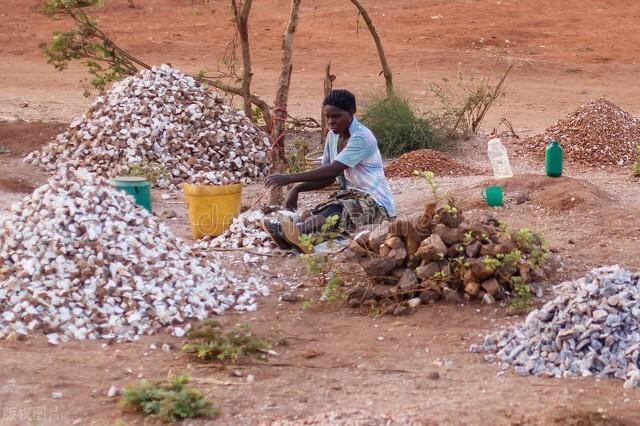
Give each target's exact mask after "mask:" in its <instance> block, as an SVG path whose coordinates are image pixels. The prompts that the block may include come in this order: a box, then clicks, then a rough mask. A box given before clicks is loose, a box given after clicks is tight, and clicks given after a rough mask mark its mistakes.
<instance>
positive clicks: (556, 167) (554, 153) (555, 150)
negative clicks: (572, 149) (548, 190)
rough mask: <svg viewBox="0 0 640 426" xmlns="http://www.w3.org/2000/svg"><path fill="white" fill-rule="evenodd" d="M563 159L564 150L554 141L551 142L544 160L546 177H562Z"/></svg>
mask: <svg viewBox="0 0 640 426" xmlns="http://www.w3.org/2000/svg"><path fill="white" fill-rule="evenodd" d="M563 157H564V150H563V149H562V147H561V146H560V144H559V143H558V141H556V140H552V141H551V142H549V145H547V150H546V160H547V165H546V168H547V176H551V177H559V176H562V158H563Z"/></svg>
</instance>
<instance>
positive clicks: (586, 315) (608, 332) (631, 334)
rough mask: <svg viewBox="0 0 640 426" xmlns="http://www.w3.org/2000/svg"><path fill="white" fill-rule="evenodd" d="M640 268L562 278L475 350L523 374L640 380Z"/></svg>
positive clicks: (628, 385) (635, 382)
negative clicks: (545, 297) (546, 296)
mask: <svg viewBox="0 0 640 426" xmlns="http://www.w3.org/2000/svg"><path fill="white" fill-rule="evenodd" d="M639 326H640V274H637V273H632V272H630V271H627V270H625V269H623V268H621V267H619V266H617V265H616V266H608V267H602V268H599V269H594V270H593V271H591V272H590V273H589V274H588V275H587V276H586V277H584V278H581V279H579V280H576V281H572V282H567V283H563V284H562V285H560V286H559V288H558V294H557V296H556V298H555V299H553V300H552V301H550V302H548V303H546V304H545V305H544V306H542V307H541V308H540V309H536V310H534V311H532V312H531V313H530V314H529V315H528V316H527V318H526V320H525V321H524V322H522V323H519V324H516V325H515V326H513V327H511V328H508V329H506V330H503V331H501V332H497V333H494V334H491V335H488V336H486V337H485V339H484V342H483V345H481V346H480V345H472V346H471V351H472V352H482V351H486V352H490V353H489V354H486V355H485V359H486V360H487V361H489V362H495V361H496V360H498V361H500V362H502V363H504V367H505V368H507V367H508V366H509V365H513V366H515V371H516V373H517V374H518V375H520V376H528V375H534V376H550V377H556V378H561V377H588V376H597V377H616V378H619V379H624V380H625V384H624V387H625V388H636V387H639V386H640V328H639Z"/></svg>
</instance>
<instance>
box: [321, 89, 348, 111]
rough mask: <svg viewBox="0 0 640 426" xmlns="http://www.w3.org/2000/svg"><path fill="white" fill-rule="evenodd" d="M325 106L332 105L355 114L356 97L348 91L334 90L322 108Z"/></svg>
mask: <svg viewBox="0 0 640 426" xmlns="http://www.w3.org/2000/svg"><path fill="white" fill-rule="evenodd" d="M325 105H331V106H334V107H337V108H340V109H342V110H345V111H348V112H351V113H355V112H356V97H355V96H353V93H351V92H350V91H348V90H332V91H331V93H329V95H328V96H327V97H326V98H324V101H323V102H322V106H325Z"/></svg>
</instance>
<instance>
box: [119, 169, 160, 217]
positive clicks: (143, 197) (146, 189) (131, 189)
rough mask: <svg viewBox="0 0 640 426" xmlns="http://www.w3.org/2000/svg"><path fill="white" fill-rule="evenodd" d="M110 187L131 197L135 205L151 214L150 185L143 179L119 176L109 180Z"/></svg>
mask: <svg viewBox="0 0 640 426" xmlns="http://www.w3.org/2000/svg"><path fill="white" fill-rule="evenodd" d="M111 186H113V187H114V188H115V189H117V190H119V191H123V192H126V193H127V194H129V195H131V196H133V198H135V199H136V204H137V205H139V206H142V207H144V208H145V209H147V210H148V211H149V213H151V185H149V182H147V180H146V179H145V178H143V177H139V176H120V177H117V178H115V179H112V180H111Z"/></svg>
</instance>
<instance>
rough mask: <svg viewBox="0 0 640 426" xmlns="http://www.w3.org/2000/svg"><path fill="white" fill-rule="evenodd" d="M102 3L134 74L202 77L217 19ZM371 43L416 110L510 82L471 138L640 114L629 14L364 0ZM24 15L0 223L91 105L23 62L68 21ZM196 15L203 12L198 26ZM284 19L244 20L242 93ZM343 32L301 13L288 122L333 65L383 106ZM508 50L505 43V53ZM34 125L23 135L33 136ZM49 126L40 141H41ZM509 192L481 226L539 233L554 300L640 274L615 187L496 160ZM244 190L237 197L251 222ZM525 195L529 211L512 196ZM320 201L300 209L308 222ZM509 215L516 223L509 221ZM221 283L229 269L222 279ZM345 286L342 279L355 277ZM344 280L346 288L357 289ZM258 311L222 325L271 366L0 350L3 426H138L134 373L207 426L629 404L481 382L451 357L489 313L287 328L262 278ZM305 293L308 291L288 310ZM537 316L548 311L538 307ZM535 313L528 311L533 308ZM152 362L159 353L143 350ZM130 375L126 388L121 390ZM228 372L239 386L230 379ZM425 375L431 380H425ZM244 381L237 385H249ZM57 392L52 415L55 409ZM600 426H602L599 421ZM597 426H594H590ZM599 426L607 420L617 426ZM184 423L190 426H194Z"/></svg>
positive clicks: (415, 199)
mask: <svg viewBox="0 0 640 426" xmlns="http://www.w3.org/2000/svg"><path fill="white" fill-rule="evenodd" d="M133 3H134V5H135V6H136V7H135V8H133V9H131V8H129V7H128V6H127V1H125V0H112V1H109V0H108V1H107V6H106V7H105V8H104V9H103V10H101V11H100V12H98V13H97V14H96V16H97V19H98V21H99V22H100V24H101V25H103V26H104V28H105V29H107V30H108V31H109V33H110V34H111V35H112V36H113V37H114V38H115V40H117V41H118V42H119V43H120V44H121V45H123V46H125V47H126V48H128V49H130V50H131V51H132V52H133V53H134V54H136V55H138V56H140V57H141V58H143V59H144V60H145V61H147V62H149V63H159V62H162V61H165V62H171V63H172V64H173V65H174V66H177V67H179V68H181V69H183V70H185V71H188V72H194V73H195V72H197V71H198V70H199V69H201V68H203V67H208V68H209V69H215V67H216V64H217V63H218V58H219V56H220V54H221V53H222V52H223V50H224V46H225V44H226V42H227V41H228V35H229V26H230V23H229V17H228V15H227V13H228V11H227V6H226V3H225V2H222V1H220V2H201V1H196V0H193V1H187V0H176V1H174V2H166V1H161V0H146V1H143V0H134V1H133ZM366 3H370V4H371V5H370V7H369V10H370V12H371V13H372V15H373V18H374V20H375V22H376V24H377V25H378V27H379V29H380V32H381V34H382V37H383V40H384V42H385V47H386V49H387V53H388V56H389V60H390V62H391V65H392V67H393V70H394V73H395V81H396V84H397V86H398V87H399V88H400V90H402V91H403V92H404V93H406V94H408V95H409V96H410V97H411V98H412V99H413V100H414V101H415V102H416V103H417V104H418V105H420V106H421V107H423V108H427V107H429V106H432V105H434V103H433V100H429V99H427V98H426V97H425V88H426V86H427V84H428V83H429V82H431V81H441V79H442V78H447V79H448V83H447V84H449V85H452V84H453V81H454V80H455V73H456V70H457V64H458V63H459V62H461V63H463V64H464V66H465V67H466V69H469V70H474V71H478V72H481V73H482V74H485V73H487V72H489V71H490V70H496V69H498V68H499V66H500V64H501V62H502V61H503V60H504V59H506V58H507V57H510V58H511V61H513V63H514V64H515V69H514V72H513V75H512V77H511V83H510V86H509V89H508V92H507V96H506V97H505V98H504V99H502V100H501V101H500V103H499V105H497V107H496V108H495V109H494V110H492V111H491V112H490V114H489V116H488V117H487V120H486V122H485V127H486V128H487V129H490V128H493V127H495V125H496V124H497V123H498V121H499V119H500V118H501V117H506V118H508V119H509V120H510V121H511V122H512V123H513V124H514V127H515V130H516V132H517V133H519V134H520V135H527V134H533V133H535V132H538V131H541V130H543V129H544V128H546V127H548V126H549V125H551V124H552V123H553V122H555V121H556V120H557V119H558V118H559V117H561V116H563V115H565V114H566V113H567V112H569V111H571V110H573V109H574V108H575V107H576V106H578V105H580V104H582V103H584V102H585V101H586V100H588V99H592V98H595V97H598V96H601V95H606V96H607V97H608V98H609V99H612V100H613V101H615V102H616V103H618V104H619V105H621V106H622V107H623V108H625V109H626V110H628V111H630V112H632V113H636V112H638V111H640V95H639V93H640V92H637V91H634V90H633V84H632V83H630V82H633V81H635V77H636V76H637V72H638V70H639V68H640V64H639V63H638V61H637V60H636V58H637V57H638V52H639V51H640V47H638V46H640V31H638V30H639V28H638V27H640V23H639V22H640V21H639V20H638V16H639V15H640V4H635V3H634V2H624V1H622V0H608V1H594V0H586V1H577V0H570V1H565V2H557V1H550V0H541V1H537V2H533V1H516V0H499V1H495V0H476V1H471V0H455V1H443V0H442V1H431V0H429V1H417V0H413V1H410V0H396V1H392V0H379V1H375V2H374V1H367V2H366ZM36 4H37V2H36V1H30V0H29V1H25V0H4V1H3V7H2V10H1V11H0V75H2V76H3V78H2V79H0V119H4V120H8V119H11V120H13V119H16V118H21V119H24V120H28V121H32V122H31V123H22V122H17V123H10V124H7V123H0V146H4V147H7V148H9V151H10V152H9V153H5V154H0V207H1V208H2V210H0V216H1V215H2V214H4V213H5V212H6V208H7V207H8V205H9V204H11V203H12V202H14V201H17V200H19V199H20V198H21V197H22V196H23V194H20V193H18V192H16V191H19V192H22V191H28V190H30V189H31V188H33V187H35V186H37V185H39V184H41V183H42V182H44V180H45V179H46V176H45V175H44V174H43V173H42V172H41V171H39V170H36V169H33V168H32V167H28V166H24V165H22V162H21V161H22V157H23V156H24V155H25V154H26V153H27V152H28V151H30V150H31V149H32V148H34V147H36V146H38V145H40V144H42V143H44V142H46V140H48V139H49V138H51V137H52V136H53V135H55V134H57V133H58V132H59V131H60V125H59V124H57V122H61V123H64V122H65V121H68V120H69V119H70V118H71V117H73V116H74V115H77V114H79V113H81V112H82V111H83V110H84V108H85V107H86V105H87V102H88V100H87V99H85V98H84V97H83V96H82V90H83V88H84V86H83V85H82V84H81V83H80V82H79V79H80V78H84V77H85V74H84V72H83V71H82V70H81V69H80V68H79V67H77V66H75V65H74V66H72V67H71V68H70V70H68V71H67V72H64V73H58V72H54V71H53V70H52V68H51V67H50V66H49V65H47V64H46V63H45V62H44V60H43V59H42V57H41V55H40V53H39V50H38V47H37V46H38V44H39V43H41V42H44V41H46V40H47V39H48V38H49V37H50V33H51V31H53V30H54V29H59V28H62V27H64V26H66V25H68V23H67V22H64V21H61V20H56V21H52V20H49V19H46V18H44V17H42V16H40V15H38V14H37V13H36V12H35V5H36ZM206 5H209V6H208V7H207V6H206ZM287 10H288V1H286V0H262V1H258V2H256V4H255V6H254V10H253V15H252V18H251V25H252V42H253V58H254V62H255V63H254V73H255V88H256V92H257V93H258V94H259V95H261V96H263V97H264V98H265V99H267V100H271V99H273V96H274V88H275V84H276V77H277V74H278V71H279V61H280V59H279V46H280V35H281V32H282V29H283V27H284V22H285V19H286V14H287ZM355 24H356V13H355V12H354V10H353V8H352V7H351V5H350V4H349V2H347V1H338V0H329V1H325V2H320V1H317V0H310V1H307V2H303V8H302V17H301V23H300V27H299V33H298V37H297V38H296V41H295V58H294V59H295V66H294V77H293V81H292V93H291V106H290V110H291V112H292V113H293V114H294V115H313V116H317V111H318V107H317V105H318V103H319V101H320V94H321V92H322V75H323V72H324V65H325V64H326V63H327V62H328V61H329V60H331V62H332V67H333V71H334V73H335V74H336V75H337V81H336V86H339V87H347V88H351V89H352V90H354V91H355V92H356V93H357V94H358V95H363V94H366V93H369V92H371V91H374V90H380V89H381V88H382V87H383V81H382V79H381V78H380V77H378V72H379V65H378V60H377V57H376V54H375V49H374V47H373V44H372V42H371V39H370V37H369V35H368V33H366V32H365V31H364V30H362V29H361V30H360V33H359V34H358V35H357V37H356V33H355ZM507 40H508V41H507ZM34 121H35V122H34ZM40 122H52V123H44V124H42V123H40ZM508 148H509V150H510V152H511V153H512V162H513V166H514V171H515V172H516V175H517V176H516V177H514V178H513V179H511V180H509V181H508V182H506V183H505V191H506V195H507V200H508V203H507V205H506V206H505V207H501V208H497V209H495V210H494V213H495V214H496V215H497V216H498V217H499V218H501V219H503V220H506V221H507V222H508V223H509V224H510V225H511V226H518V227H520V226H526V227H528V228H530V229H533V230H538V231H541V232H542V233H543V234H544V235H545V237H546V238H547V239H548V240H549V242H550V245H551V247H552V249H553V251H554V259H553V260H554V262H555V263H554V264H555V265H557V266H556V269H555V272H554V275H553V277H552V280H551V281H552V283H557V282H559V281H560V280H563V279H573V278H577V277H579V276H581V275H583V274H584V273H585V272H586V271H588V270H589V269H590V268H592V267H596V266H600V265H605V264H612V263H621V264H624V265H626V266H628V267H629V268H632V269H636V270H638V269H640V257H639V255H638V250H637V247H638V243H639V240H640V222H639V221H638V219H637V218H638V213H639V209H640V182H639V181H638V180H637V179H634V178H632V177H631V176H630V174H629V172H628V171H627V170H619V169H616V170H603V169H598V168H592V169H586V168H582V167H578V166H571V167H569V168H567V170H566V174H567V175H568V176H570V178H562V179H556V180H550V179H547V178H545V177H533V176H530V175H526V174H527V173H533V174H537V175H540V174H542V172H543V168H542V166H541V164H539V163H537V162H535V161H534V160H533V159H531V158H530V156H529V155H527V154H526V153H524V152H523V151H521V150H520V149H519V148H520V147H519V142H518V141H517V140H513V141H508ZM483 149H484V139H482V138H481V139H478V140H471V141H468V142H465V143H462V144H460V145H458V146H457V147H456V148H455V149H454V150H453V151H452V152H451V155H452V157H453V158H454V159H456V160H457V161H458V162H461V163H462V164H467V165H469V166H474V167H477V168H479V169H480V170H486V169H487V164H486V163H487V162H486V161H485V157H484V151H483ZM489 182H491V180H490V179H488V177H487V176H466V177H442V178H439V179H438V183H439V185H440V187H441V190H442V191H444V192H449V193H450V194H451V195H453V196H455V197H456V198H457V199H458V200H460V201H461V203H462V205H463V206H464V207H465V214H466V215H467V216H469V217H474V216H475V215H478V216H479V215H481V214H484V213H486V211H487V208H486V207H484V206H483V204H482V202H481V199H480V190H481V188H482V186H483V185H484V184H485V183H489ZM391 184H392V188H393V191H394V196H395V197H396V201H397V203H398V207H399V211H400V212H401V213H402V214H406V213H410V212H412V211H415V210H416V209H417V208H419V206H420V205H422V203H423V202H424V201H426V200H428V199H429V197H430V195H429V194H430V191H429V189H428V188H426V186H425V184H424V182H423V181H422V180H420V179H417V178H409V179H394V180H392V182H391ZM261 191H262V188H261V187H260V186H259V185H256V186H252V187H250V188H248V189H247V191H246V193H245V198H246V199H245V204H251V202H252V201H254V200H256V199H257V197H258V196H259V194H260V193H261ZM523 194H525V195H526V196H524V195H523ZM154 195H155V197H154V201H155V202H156V206H157V211H158V212H162V211H164V210H174V211H175V212H177V213H178V219H176V220H170V221H169V223H170V225H171V226H172V227H173V229H174V230H175V231H176V232H177V233H179V234H180V235H183V236H185V237H188V236H189V230H188V226H187V222H186V219H185V216H186V214H185V207H184V204H183V203H182V201H181V198H180V197H179V198H178V199H177V200H170V201H162V200H160V199H159V197H157V195H159V194H154ZM318 197H319V196H315V195H312V196H307V197H304V198H303V203H306V204H307V205H308V204H310V203H312V202H314V201H316V200H317V199H318ZM519 202H521V203H520V204H518V203H519ZM270 265H271V270H272V271H286V275H287V279H286V281H290V282H297V283H299V284H300V285H302V288H300V289H298V290H297V292H298V293H299V294H301V295H303V296H304V297H306V298H311V297H312V295H315V296H316V297H317V291H318V289H317V288H316V287H315V285H314V280H313V279H312V278H309V277H308V276H307V275H306V274H305V265H304V263H303V262H302V260H301V259H299V258H296V257H290V258H284V259H280V258H275V259H271V260H270ZM230 266H231V265H230ZM352 270H353V271H357V268H352ZM357 280H358V278H357V275H354V276H351V277H350V281H357ZM272 281H274V293H275V294H274V295H273V296H271V297H269V298H265V299H263V300H262V304H261V306H260V309H259V310H258V312H256V313H255V314H249V315H238V314H227V315H224V316H221V317H220V320H221V321H222V322H223V323H224V324H225V325H232V324H234V323H237V322H249V323H250V324H252V326H253V328H254V329H255V330H256V331H258V332H259V333H260V334H262V335H264V336H266V337H270V336H276V335H284V336H287V337H288V339H287V340H288V341H289V346H287V347H276V348H275V350H276V351H277V352H278V353H279V355H278V356H274V357H271V359H270V361H269V362H270V363H271V364H272V365H270V366H262V365H255V363H249V364H244V365H241V366H239V367H233V368H228V369H227V368H223V367H220V366H215V365H208V366H207V365H202V364H198V363H196V362H194V361H193V360H191V359H189V358H188V356H187V355H186V354H183V353H181V352H180V351H179V350H172V351H170V352H163V351H161V350H151V349H149V345H150V344H152V343H156V344H158V342H160V343H162V342H169V343H171V344H172V345H173V346H179V345H180V343H181V341H180V339H176V338H173V337H170V336H164V335H163V336H153V337H148V338H144V339H143V340H142V341H141V342H137V343H131V344H120V345H111V346H106V347H102V346H101V343H96V342H74V343H70V344H65V345H61V346H59V347H50V346H47V344H46V342H45V341H44V339H43V338H42V337H40V336H34V337H31V338H29V339H28V340H27V341H26V342H0V359H1V360H2V364H1V365H2V367H3V368H1V369H0V424H2V425H5V424H7V425H22V424H44V425H49V424H74V422H76V421H77V423H75V424H83V425H84V424H95V425H107V424H113V423H114V422H115V421H116V420H118V419H122V420H124V421H125V422H126V424H142V423H143V421H142V419H141V417H139V416H137V415H132V414H124V413H122V412H121V411H120V410H119V408H118V407H117V404H116V399H113V398H108V397H107V396H106V392H107V390H108V388H109V387H110V386H111V385H116V386H118V387H121V386H123V385H125V384H127V383H131V382H133V381H135V380H137V379H136V378H137V376H138V375H139V374H142V375H144V377H147V378H150V379H160V378H163V377H166V376H167V375H169V374H176V373H182V372H190V373H191V374H192V375H193V377H194V380H195V383H194V385H195V386H197V387H198V388H200V389H202V390H203V391H204V392H205V393H206V394H207V395H208V396H209V397H210V398H212V399H213V400H214V401H215V402H216V403H217V404H218V405H220V406H221V408H222V409H223V414H222V417H221V418H220V419H219V420H217V421H216V422H217V423H219V424H248V425H249V424H251V425H253V424H313V422H314V421H316V423H320V424H332V423H333V424H335V423H339V422H338V421H337V420H333V421H332V420H331V418H332V417H331V415H330V414H327V413H336V415H341V416H342V419H343V420H342V421H343V424H356V423H359V424H388V423H387V421H391V422H394V423H395V424H409V423H411V422H414V424H492V425H493V424H496V425H502V424H504V425H507V424H511V425H515V424H519V425H529V424H536V425H547V424H584V425H589V424H628V425H631V424H638V423H639V422H638V420H637V418H638V417H637V412H638V409H639V408H640V391H637V390H624V389H623V388H622V383H621V382H620V381H617V380H595V379H589V380H562V381H561V380H551V379H527V378H524V379H523V378H519V377H516V376H515V375H514V374H513V373H511V372H506V373H505V374H504V375H497V374H496V373H497V369H496V367H495V366H493V365H488V364H485V363H484V362H483V361H482V360H481V357H479V356H477V355H474V354H470V353H468V352H467V350H468V347H469V345H470V344H471V343H474V342H477V341H478V340H479V339H480V338H481V335H482V334H483V333H484V332H485V331H487V330H491V329H494V328H496V327H499V326H501V325H504V324H507V323H510V322H513V321H516V320H518V319H519V318H513V317H508V316H507V314H506V308H505V307H504V306H502V305H496V306H486V305H477V304H472V305H468V306H451V305H443V304H442V305H434V306H427V307H425V306H423V307H421V308H420V309H418V311H417V312H416V313H415V314H413V315H411V316H409V317H402V318H393V317H375V316H369V315H366V314H365V313H362V312H358V311H353V310H350V309H348V308H346V307H345V306H344V305H342V304H340V303H335V304H330V305H326V306H325V305H317V306H315V307H312V308H311V309H308V310H302V308H301V304H300V303H298V304H287V303H285V302H279V301H278V296H279V295H280V294H281V293H282V291H284V289H281V288H280V287H279V286H278V285H276V284H282V283H281V281H282V280H277V279H274V280H272ZM305 290H306V291H305ZM547 297H548V296H547ZM536 303H541V302H540V301H537V302H536ZM158 346H160V345H158ZM127 369H130V370H131V371H132V372H133V373H129V372H128V371H127ZM233 369H239V370H241V371H242V373H243V376H244V377H243V378H237V377H231V376H230V371H232V370H233ZM433 372H438V373H439V375H440V378H439V379H437V380H432V379H429V375H430V373H433ZM249 374H251V375H253V376H254V377H255V381H254V382H253V383H249V382H248V381H247V380H246V377H247V376H248V375H249ZM58 391H59V392H62V393H63V397H62V398H61V399H53V398H52V392H58ZM603 416H604V417H605V419H604V420H603V419H602V417H603ZM607 419H608V420H607ZM611 419H615V420H616V421H617V423H614V422H613V421H612V420H611ZM192 423H193V424H207V423H208V422H205V421H194V422H192Z"/></svg>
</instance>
